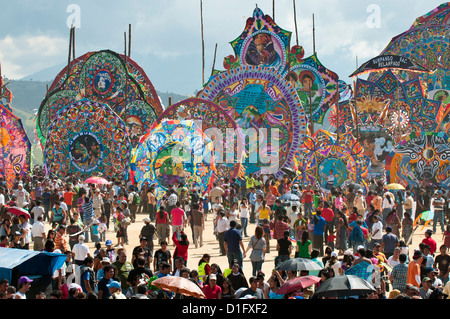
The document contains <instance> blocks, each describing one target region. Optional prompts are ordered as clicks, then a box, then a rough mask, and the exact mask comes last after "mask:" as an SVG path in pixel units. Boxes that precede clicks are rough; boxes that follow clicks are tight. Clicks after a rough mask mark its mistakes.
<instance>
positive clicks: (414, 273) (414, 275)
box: [406, 250, 423, 288]
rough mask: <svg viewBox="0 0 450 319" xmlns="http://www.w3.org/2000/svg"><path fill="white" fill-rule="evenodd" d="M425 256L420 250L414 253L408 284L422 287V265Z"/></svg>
mask: <svg viewBox="0 0 450 319" xmlns="http://www.w3.org/2000/svg"><path fill="white" fill-rule="evenodd" d="M422 260H423V254H422V252H421V251H420V250H416V251H414V255H413V257H412V260H411V262H410V263H409V265H408V273H407V280H406V282H407V283H408V284H411V285H413V286H416V287H417V288H419V287H420V284H421V280H420V265H421V264H422Z"/></svg>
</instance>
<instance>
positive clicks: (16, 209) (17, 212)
mask: <svg viewBox="0 0 450 319" xmlns="http://www.w3.org/2000/svg"><path fill="white" fill-rule="evenodd" d="M8 212H10V213H11V214H14V215H16V216H20V215H24V216H25V217H26V218H28V219H30V218H31V216H30V213H29V212H28V211H27V210H26V209H23V208H20V207H17V206H13V207H8Z"/></svg>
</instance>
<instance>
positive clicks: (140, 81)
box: [36, 50, 162, 147]
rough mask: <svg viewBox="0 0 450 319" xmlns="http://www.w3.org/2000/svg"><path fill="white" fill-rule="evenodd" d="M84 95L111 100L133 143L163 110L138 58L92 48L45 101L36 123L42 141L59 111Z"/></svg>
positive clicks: (54, 85)
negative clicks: (137, 61) (93, 50)
mask: <svg viewBox="0 0 450 319" xmlns="http://www.w3.org/2000/svg"><path fill="white" fill-rule="evenodd" d="M69 70H70V71H69ZM80 99H89V100H91V101H94V102H99V103H104V104H107V105H108V106H109V107H110V108H111V109H112V110H113V111H114V112H116V113H117V114H118V115H119V116H120V117H121V118H122V119H123V120H124V121H125V122H126V124H127V131H128V133H129V135H130V139H131V142H132V145H133V147H136V145H137V143H138V141H139V138H140V137H141V136H142V134H143V131H144V130H145V129H146V128H148V127H150V126H151V125H153V124H154V123H155V121H156V119H157V118H158V116H159V115H161V113H162V106H161V104H160V101H159V98H158V96H157V94H156V91H155V89H154V87H153V85H152V83H151V82H150V80H149V79H148V77H147V75H146V74H145V73H144V71H143V70H142V69H141V68H140V67H139V65H138V64H137V63H136V62H134V61H133V60H132V59H131V58H129V57H125V56H124V55H121V54H117V53H115V52H112V51H110V50H104V51H98V52H89V53H86V54H84V55H83V56H81V57H79V58H77V59H75V60H74V61H73V62H72V63H71V65H70V69H69V68H68V67H66V68H64V69H63V70H62V71H61V72H60V73H59V74H58V75H57V77H56V78H55V80H54V82H53V83H52V85H51V86H50V89H49V93H48V95H47V96H46V98H45V99H44V100H43V101H42V103H41V106H40V108H39V112H38V116H37V125H36V131H37V135H38V137H39V140H40V141H41V143H42V145H44V144H45V138H46V134H47V130H48V126H49V124H50V123H51V121H52V120H53V119H54V116H55V114H56V113H57V112H58V111H59V110H60V109H62V108H64V107H66V106H68V105H70V104H72V103H74V102H76V101H79V100H80Z"/></svg>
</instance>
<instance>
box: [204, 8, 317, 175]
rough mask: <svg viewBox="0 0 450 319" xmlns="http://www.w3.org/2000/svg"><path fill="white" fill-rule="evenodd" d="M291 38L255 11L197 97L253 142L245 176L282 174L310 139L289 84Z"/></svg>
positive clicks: (247, 147)
mask: <svg viewBox="0 0 450 319" xmlns="http://www.w3.org/2000/svg"><path fill="white" fill-rule="evenodd" d="M290 37H291V33H290V32H287V31H285V30H283V29H282V28H280V27H279V26H277V25H276V24H275V22H274V21H273V20H272V18H270V17H269V16H268V15H264V14H263V12H262V11H261V10H260V9H259V8H256V9H255V10H254V12H253V17H252V18H249V19H248V20H247V24H246V26H245V29H244V32H243V33H242V34H241V35H240V36H239V37H238V38H237V39H235V40H234V41H232V42H231V45H232V47H233V49H234V51H235V53H236V55H235V56H228V57H226V58H225V60H224V67H225V69H226V70H225V71H215V72H214V75H213V76H212V77H211V78H210V80H209V82H208V83H206V84H205V86H204V89H203V90H202V91H201V92H200V93H199V95H198V97H199V98H202V99H205V100H209V101H212V102H214V103H216V104H218V105H219V106H220V107H221V108H223V109H224V110H225V111H226V112H227V113H228V114H229V115H230V116H231V117H232V118H233V119H234V120H235V121H236V122H237V124H238V125H239V127H240V128H241V129H242V132H243V134H244V136H250V137H249V139H248V142H246V145H245V163H244V165H245V167H246V173H247V174H249V173H256V174H274V175H277V176H280V175H282V174H283V171H282V169H283V168H291V167H292V164H293V155H294V152H295V151H296V150H297V148H298V146H299V145H300V143H301V142H302V139H303V137H304V136H305V135H306V133H307V128H306V124H307V119H308V118H307V116H306V114H305V112H304V110H303V107H302V104H301V101H300V99H299V97H298V94H297V91H296V89H295V88H294V87H293V86H292V85H291V84H290V83H289V82H288V81H286V79H285V77H286V74H287V72H288V68H289V61H288V60H289V58H290V52H289V44H290Z"/></svg>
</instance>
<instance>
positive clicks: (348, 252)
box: [344, 249, 353, 255]
mask: <svg viewBox="0 0 450 319" xmlns="http://www.w3.org/2000/svg"><path fill="white" fill-rule="evenodd" d="M344 255H353V253H352V251H351V250H350V249H347V250H346V251H344Z"/></svg>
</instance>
